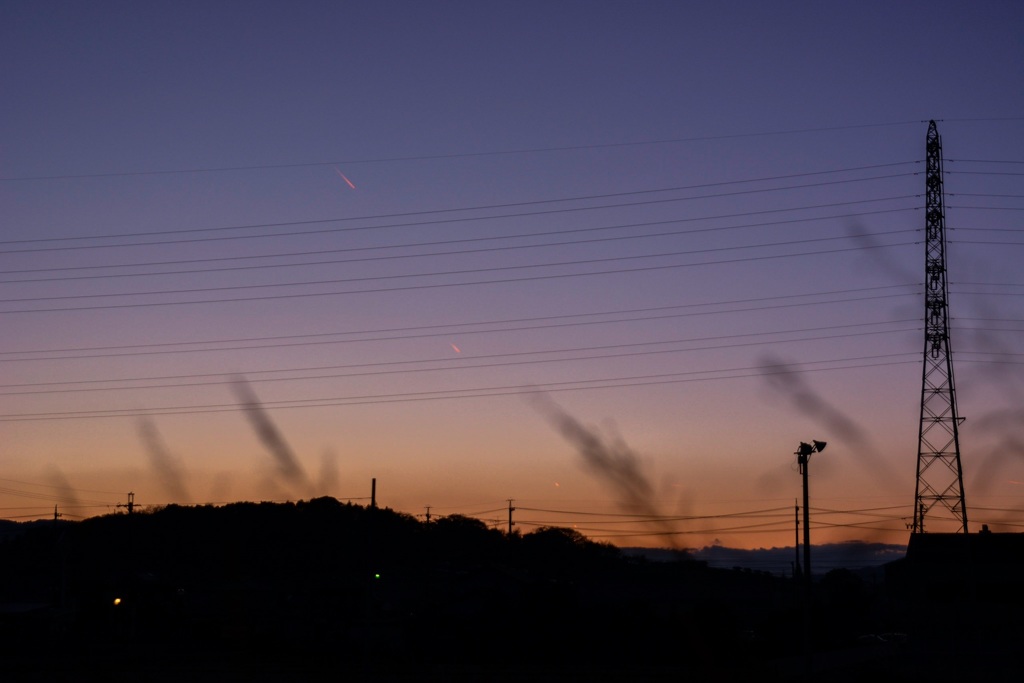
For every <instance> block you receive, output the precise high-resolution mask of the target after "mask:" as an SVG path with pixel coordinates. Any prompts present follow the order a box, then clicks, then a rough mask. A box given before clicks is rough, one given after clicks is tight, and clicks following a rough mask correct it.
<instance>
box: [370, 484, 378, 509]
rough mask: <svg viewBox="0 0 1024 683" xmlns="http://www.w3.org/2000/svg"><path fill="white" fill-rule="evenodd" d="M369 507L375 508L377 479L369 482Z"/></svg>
mask: <svg viewBox="0 0 1024 683" xmlns="http://www.w3.org/2000/svg"><path fill="white" fill-rule="evenodd" d="M370 507H371V508H376V507H377V477H374V478H373V479H371V480H370Z"/></svg>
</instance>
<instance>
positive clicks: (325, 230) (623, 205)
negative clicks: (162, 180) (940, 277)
mask: <svg viewBox="0 0 1024 683" xmlns="http://www.w3.org/2000/svg"><path fill="white" fill-rule="evenodd" d="M903 175H912V174H903ZM841 182H854V181H841ZM829 184H834V183H817V184H809V185H797V186H791V187H785V188H769V189H763V190H744V191H737V192H725V193H719V194H714V195H699V196H696V197H672V198H668V199H652V200H647V201H642V202H622V203H618V204H600V205H597V206H574V207H565V208H558V209H545V210H542V211H523V212H518V213H503V214H494V215H486V216H461V217H450V218H443V219H439V220H432V221H415V222H407V223H394V224H384V225H364V226H350V227H336V228H321V229H318V230H290V231H286V232H276V233H274V232H272V233H261V234H256V235H230V236H226V237H195V238H188V239H179V240H150V241H144V242H122V243H115V244H80V245H76V246H59V247H36V248H32V249H6V250H3V251H0V254H30V253H40V252H54V251H82V250H94V249H112V248H125V247H152V246H166V245H169V244H194V243H205V242H226V241H237V240H253V239H269V238H273V237H295V236H297V235H322V234H330V233H338V232H355V231H366V230H381V229H385V228H402V227H409V226H421V225H439V224H440V225H446V224H450V223H465V222H473V221H485V220H495V219H499V218H523V217H526V216H549V215H556V214H565V213H575V212H580V211H600V210H603V209H621V208H628V207H636V206H654V205H657V204H669V203H676V202H685V201H693V200H697V199H718V198H723V197H733V196H737V195H742V194H753V193H756V192H772V191H777V190H782V189H785V190H790V189H803V188H807V187H816V186H819V185H829ZM915 196H916V195H897V196H892V197H876V198H872V199H861V200H856V201H847V202H831V203H826V204H817V205H811V206H801V207H796V208H787V209H770V210H762V211H752V212H745V213H740V214H732V216H750V215H757V214H766V213H782V212H789V211H805V210H810V209H824V208H834V207H837V206H849V205H853V204H869V203H874V202H885V201H895V200H900V199H913V198H914V197H915ZM549 201H552V202H562V201H566V200H549ZM527 203H548V202H527ZM469 210H472V209H439V210H437V211H434V212H425V211H418V212H412V214H404V215H421V214H424V213H443V212H453V211H469ZM398 215H403V214H398ZM721 217H722V218H728V217H731V216H730V215H725V216H721ZM353 220H365V219H360V218H332V219H318V220H311V221H298V222H296V221H290V222H282V223H268V224H253V225H247V226H235V227H230V228H197V229H195V230H185V231H180V232H209V231H214V230H218V231H220V230H240V229H249V228H260V227H281V226H286V225H309V224H321V223H336V222H341V221H353ZM146 234H150V235H159V234H164V233H156V232H154V233H140V234H136V233H128V234H126V235H124V236H126V237H136V236H143V235H146ZM168 234H178V232H175V231H172V232H171V233H168ZM108 237H109V238H114V237H116V236H113V235H112V236H106V237H104V236H99V237H54V238H48V239H38V240H19V241H16V242H15V243H38V242H43V243H46V242H65V241H81V240H96V239H106V238H108Z"/></svg>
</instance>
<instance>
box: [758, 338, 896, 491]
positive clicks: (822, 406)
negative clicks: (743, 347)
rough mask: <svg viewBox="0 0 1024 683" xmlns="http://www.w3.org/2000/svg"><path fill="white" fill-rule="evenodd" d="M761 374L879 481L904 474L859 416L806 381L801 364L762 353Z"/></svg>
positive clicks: (888, 482)
mask: <svg viewBox="0 0 1024 683" xmlns="http://www.w3.org/2000/svg"><path fill="white" fill-rule="evenodd" d="M758 365H759V368H760V371H761V376H762V377H763V378H764V380H765V381H766V382H767V383H768V386H769V387H770V388H771V389H772V390H774V391H775V392H776V393H778V394H779V395H780V396H782V397H783V398H784V399H786V400H787V401H788V402H789V404H790V405H791V406H793V407H794V408H796V409H797V411H799V412H800V414H802V415H804V416H805V417H808V418H810V419H812V420H814V421H816V422H818V423H820V425H821V427H822V429H823V431H824V432H825V433H824V434H822V435H821V438H822V440H823V441H833V440H834V441H837V442H841V443H842V444H843V445H844V446H846V447H847V448H848V449H849V451H850V452H852V453H856V454H857V455H858V456H859V457H858V459H857V460H856V461H855V462H856V463H857V464H860V465H866V466H867V467H868V469H869V471H870V472H871V473H872V474H873V475H874V476H875V477H877V478H878V480H879V482H880V483H884V484H885V485H887V486H890V485H891V484H892V482H894V481H902V477H901V476H900V475H899V473H897V472H896V471H895V470H893V468H892V467H891V466H890V465H889V464H888V463H887V462H886V461H885V459H884V458H882V457H881V456H880V455H879V454H878V452H877V450H876V449H875V447H874V446H873V445H872V443H871V439H870V437H869V436H868V431H867V430H866V429H864V428H863V427H861V426H860V425H859V424H858V423H857V421H856V420H854V419H853V418H851V417H849V416H848V415H846V414H845V413H843V411H841V410H840V409H839V408H837V407H835V406H834V405H832V404H831V403H830V402H829V401H828V400H826V399H825V397H824V396H822V395H821V394H820V393H818V392H817V391H816V390H815V389H814V388H813V387H811V385H810V384H808V383H807V381H806V380H805V379H804V376H803V374H802V372H801V370H800V367H799V366H798V365H793V364H790V363H787V362H785V361H783V360H782V359H780V358H778V357H776V356H770V355H769V356H763V357H762V358H761V361H760V362H759V364H758Z"/></svg>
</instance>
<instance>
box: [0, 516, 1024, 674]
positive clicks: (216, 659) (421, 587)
mask: <svg viewBox="0 0 1024 683" xmlns="http://www.w3.org/2000/svg"><path fill="white" fill-rule="evenodd" d="M3 539H4V540H2V541H0V672H3V673H2V675H0V680H3V681H62V680H66V681H87V680H96V681H99V680H103V681H111V680H131V681H133V682H137V681H180V680H189V681H284V680H306V681H309V680H333V681H540V682H544V681H575V680H579V681H595V682H598V683H600V682H602V681H668V680H711V679H712V677H714V678H713V679H714V680H739V679H740V678H741V677H742V678H746V679H748V680H757V681H788V680H802V679H805V678H811V679H813V680H816V681H855V680H856V681H862V680H864V679H865V678H867V677H881V676H882V675H884V676H885V678H886V679H889V678H891V677H905V678H908V679H910V680H917V679H924V678H928V679H930V680H933V681H944V680H950V681H952V680H964V679H967V680H989V681H999V680H1007V681H1009V680H1014V681H1016V680H1018V679H1019V671H1018V668H1017V667H1018V665H1017V663H1016V661H1015V660H1014V658H1015V656H1016V654H1017V652H1018V649H1019V646H1020V644H1021V643H1022V642H1024V641H1022V635H1024V629H1022V627H1021V625H1020V620H1019V619H1018V618H1017V615H1018V614H1019V612H1020V608H1021V607H1022V602H1024V601H1022V600H1021V595H1020V592H1019V589H1018V592H1016V593H1015V592H1014V591H1013V590H1012V588H1008V587H1004V586H1002V584H999V583H998V582H997V583H992V582H987V583H986V582H982V583H981V584H979V585H980V590H979V589H978V587H977V586H975V585H974V584H971V586H972V587H971V589H970V590H967V588H965V584H964V582H963V581H962V578H963V577H962V576H960V575H957V574H953V575H946V576H943V577H938V578H936V577H935V575H931V576H932V578H931V579H930V580H929V581H925V582H922V581H921V580H920V577H921V568H920V567H917V566H914V565H913V563H910V564H907V563H905V562H902V563H896V564H895V565H893V566H892V567H891V569H890V571H889V572H888V576H886V577H882V576H881V575H878V576H877V577H865V576H860V575H858V574H856V573H854V572H850V571H847V570H836V571H833V572H830V573H829V574H828V575H827V576H825V577H823V578H821V579H820V580H819V581H817V582H816V583H815V586H814V594H813V601H812V603H811V606H810V609H809V610H807V612H806V614H805V612H804V610H803V604H802V602H801V600H800V597H801V595H802V593H801V592H800V591H799V590H798V589H799V588H800V586H798V585H796V584H795V583H794V582H793V581H792V580H791V579H784V578H779V577H774V576H770V575H767V574H761V573H756V572H749V571H738V570H719V569H710V568H708V567H707V566H705V565H704V564H702V563H700V562H695V561H691V560H688V559H687V558H686V557H685V556H680V557H679V558H678V559H676V560H675V561H671V562H648V561H644V560H641V559H637V558H627V557H624V556H622V555H620V554H619V552H618V551H617V550H616V549H614V548H612V547H610V546H606V545H602V544H596V543H592V542H589V541H587V540H586V539H585V538H583V537H582V536H580V535H579V534H577V533H575V532H572V531H569V530H564V529H540V530H538V531H535V532H533V533H529V534H525V535H512V536H508V535H506V534H503V533H500V532H498V531H494V530H491V529H487V528H486V527H485V526H484V525H483V524H481V523H479V522H477V521H475V520H471V519H467V518H461V517H449V518H446V519H441V520H437V521H434V522H431V523H430V524H426V523H423V522H419V521H416V520H415V519H414V518H411V517H409V516H406V515H401V514H398V513H394V512H392V511H389V510H379V509H371V508H365V507H361V506H354V505H347V504H341V503H338V502H337V501H335V500H333V499H326V498H325V499H317V500H313V501H309V502H305V503H298V504H235V505H229V506H225V507H218V508H214V507H196V508H185V507H176V506H171V507H168V508H165V509H163V510H160V511H157V512H152V513H145V514H139V513H136V514H133V515H127V514H121V515H111V516H107V517H102V518H95V519H90V520H86V521H84V522H74V523H60V524H57V523H50V524H35V525H32V526H30V527H29V526H23V525H19V526H18V527H11V529H10V530H9V533H7V534H5V535H4V536H3ZM1018 566H1019V565H1018ZM805 624H806V625H807V626H808V628H807V629H806V633H807V634H808V635H807V637H806V640H805V637H804V633H805V628H804V626H805ZM1011 675H1012V678H1011Z"/></svg>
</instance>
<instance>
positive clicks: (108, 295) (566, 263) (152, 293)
mask: <svg viewBox="0 0 1024 683" xmlns="http://www.w3.org/2000/svg"><path fill="white" fill-rule="evenodd" d="M908 232H916V230H897V231H893V232H891V233H887V234H901V233H908ZM849 239H850V238H849V237H848V236H845V235H844V236H840V237H815V238H810V239H802V240H787V241H784V242H767V243H761V244H749V245H737V246H728V247H710V248H705V249H690V250H686V251H667V252H665V251H663V252H657V253H654V254H635V255H631V256H611V257H603V258H591V259H580V260H576V261H555V262H550V263H531V264H525V265H515V266H489V267H486V268H467V269H461V270H446V271H435V272H421V273H402V274H395V275H376V276H370V277H352V278H331V279H326V280H307V281H303V282H275V283H267V284H247V285H230V286H222V287H194V288H189V289H168V290H151V291H142V292H139V291H134V292H115V293H106V294H73V295H65V296H41V297H20V298H6V299H3V300H2V301H3V303H26V302H36V301H65V300H81V299H105V298H112V297H125V296H132V297H134V296H159V295H167V294H206V293H210V292H225V291H236V290H252V289H268V288H275V287H308V286H313V285H336V284H347V283H352V282H376V281H379V280H396V279H404V278H413V277H440V276H449V275H470V274H472V275H475V274H478V273H496V272H503V271H516V270H529V269H533V268H561V267H565V266H581V265H593V264H598V263H615V262H619V261H637V260H644V259H654V258H665V257H673V256H693V255H696V254H712V253H719V252H728V251H741V250H746V249H771V248H776V247H793V246H798V245H804V244H817V243H821V242H835V241H839V240H843V241H846V240H849ZM908 244H912V243H906V242H904V243H897V244H891V245H884V246H907V245H908ZM854 248H855V249H866V248H868V247H854ZM815 253H820V252H815ZM795 255H799V254H795Z"/></svg>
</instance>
